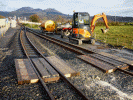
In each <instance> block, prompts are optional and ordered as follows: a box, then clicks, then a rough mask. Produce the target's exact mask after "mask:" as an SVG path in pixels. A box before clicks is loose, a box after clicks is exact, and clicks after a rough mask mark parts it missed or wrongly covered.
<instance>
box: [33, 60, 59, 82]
mask: <svg viewBox="0 0 133 100" xmlns="http://www.w3.org/2000/svg"><path fill="white" fill-rule="evenodd" d="M32 61H33V62H34V64H35V65H36V67H37V69H38V71H39V72H40V74H41V76H42V78H43V80H44V82H53V81H58V80H59V79H60V76H59V74H58V73H57V72H56V71H55V70H54V69H53V68H52V67H51V66H50V65H49V64H48V63H47V62H46V61H45V60H44V59H43V58H32Z"/></svg>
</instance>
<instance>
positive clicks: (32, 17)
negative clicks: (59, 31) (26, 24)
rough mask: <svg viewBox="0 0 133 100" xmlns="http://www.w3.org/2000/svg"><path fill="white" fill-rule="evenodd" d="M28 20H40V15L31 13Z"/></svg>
mask: <svg viewBox="0 0 133 100" xmlns="http://www.w3.org/2000/svg"><path fill="white" fill-rule="evenodd" d="M30 20H31V21H32V22H40V21H41V20H40V17H39V16H38V15H37V14H34V15H31V16H30Z"/></svg>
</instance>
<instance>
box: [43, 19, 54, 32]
mask: <svg viewBox="0 0 133 100" xmlns="http://www.w3.org/2000/svg"><path fill="white" fill-rule="evenodd" d="M41 29H42V31H43V32H54V31H55V23H54V21H52V20H48V21H46V22H44V23H42V24H41Z"/></svg>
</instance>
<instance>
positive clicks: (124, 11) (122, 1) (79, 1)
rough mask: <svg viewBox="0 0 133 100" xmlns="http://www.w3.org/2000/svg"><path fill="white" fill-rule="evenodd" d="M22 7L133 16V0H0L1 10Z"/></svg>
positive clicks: (65, 12) (63, 11) (67, 12)
mask: <svg viewBox="0 0 133 100" xmlns="http://www.w3.org/2000/svg"><path fill="white" fill-rule="evenodd" d="M21 7H32V8H34V9H36V8H40V9H42V10H44V9H47V8H54V9H56V10H58V11H60V12H62V13H64V14H70V15H72V14H73V10H75V11H76V12H88V13H89V14H90V15H91V16H93V15H95V14H99V13H102V12H105V13H106V15H113V16H114V15H116V16H131V17H133V0H0V10H1V11H14V10H17V9H19V8H21Z"/></svg>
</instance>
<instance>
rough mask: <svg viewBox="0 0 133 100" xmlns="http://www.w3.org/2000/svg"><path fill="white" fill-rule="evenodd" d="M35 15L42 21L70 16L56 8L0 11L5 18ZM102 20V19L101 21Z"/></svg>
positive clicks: (121, 19) (124, 18) (120, 19)
mask: <svg viewBox="0 0 133 100" xmlns="http://www.w3.org/2000/svg"><path fill="white" fill-rule="evenodd" d="M33 14H37V15H39V16H40V18H41V19H55V18H58V17H59V15H60V16H61V17H62V18H64V19H68V15H67V14H63V13H62V12H60V11H57V10H56V9H54V8H48V9H44V10H42V9H39V8H38V9H33V8H31V7H22V8H20V9H17V10H16V11H12V12H3V11H0V15H2V16H5V17H10V16H11V17H13V16H14V15H15V16H17V17H22V16H23V17H27V19H28V18H29V16H30V15H33ZM71 18H72V15H69V19H71ZM92 18H93V16H91V19H92ZM107 19H108V20H110V21H115V20H116V21H120V22H130V21H133V17H120V16H116V17H115V16H109V15H107ZM100 20H102V19H100Z"/></svg>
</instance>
